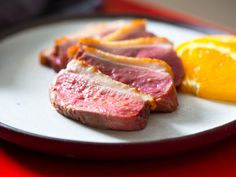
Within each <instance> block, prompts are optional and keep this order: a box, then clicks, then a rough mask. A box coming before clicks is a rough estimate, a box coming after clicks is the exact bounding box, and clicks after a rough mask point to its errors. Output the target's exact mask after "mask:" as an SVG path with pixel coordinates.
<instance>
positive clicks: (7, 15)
mask: <svg viewBox="0 0 236 177" xmlns="http://www.w3.org/2000/svg"><path fill="white" fill-rule="evenodd" d="M118 1H119V3H120V4H122V3H124V6H122V7H121V6H120V5H119V6H120V10H119V13H121V12H124V13H127V12H126V11H125V10H126V8H125V7H126V6H127V3H128V4H135V5H129V9H132V8H133V11H132V10H131V11H130V10H129V12H135V6H136V5H139V6H143V7H149V8H152V9H156V10H157V11H158V10H160V11H162V12H163V10H165V8H167V9H170V10H174V11H177V12H179V13H180V14H187V15H189V16H194V17H197V18H200V19H205V20H207V21H210V22H213V23H217V24H221V25H222V26H224V27H227V28H230V29H233V30H236V20H235V17H236V10H235V7H236V0H208V1H206V0H197V1H190V0H178V1H176V0H115V1H112V0H57V1H55V0H54V1H53V0H37V1H35V0H8V1H4V0H0V30H7V29H8V28H10V27H12V26H14V25H16V24H19V23H24V22H27V21H32V20H35V19H37V18H40V17H45V16H52V15H58V14H60V15H74V14H91V13H97V12H107V11H106V9H107V7H108V6H109V9H110V10H109V11H108V12H110V13H113V12H117V8H118V7H117V6H116V4H117V2H118ZM125 2H126V5H125ZM112 5H113V6H112ZM111 6H112V8H110V7H111ZM122 8H123V11H122ZM111 9H112V10H111ZM137 13H142V14H145V12H141V11H140V12H136V14H137ZM167 13H168V11H167Z"/></svg>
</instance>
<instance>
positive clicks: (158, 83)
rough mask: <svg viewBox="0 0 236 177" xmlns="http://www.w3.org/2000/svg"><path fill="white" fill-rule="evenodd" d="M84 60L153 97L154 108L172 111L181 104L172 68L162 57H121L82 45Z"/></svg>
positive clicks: (81, 57) (154, 109)
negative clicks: (159, 58) (154, 58)
mask: <svg viewBox="0 0 236 177" xmlns="http://www.w3.org/2000/svg"><path fill="white" fill-rule="evenodd" d="M82 50H83V54H82V55H81V56H80V57H78V60H83V61H86V62H87V63H89V64H90V65H92V66H95V67H96V68H98V69H99V70H100V71H101V72H102V73H104V74H106V75H108V76H110V77H111V78H112V79H114V80H116V81H119V82H122V83H124V84H127V85H129V86H131V87H135V88H136V89H138V90H139V91H141V92H143V93H146V94H149V95H151V96H153V97H154V99H155V103H156V105H157V106H156V107H154V108H152V110H153V111H160V112H172V111H174V110H175V109H176V108H177V106H178V101H177V96H176V90H175V86H174V84H173V81H172V80H173V78H172V71H171V68H170V67H169V65H167V64H166V63H165V62H163V61H161V60H158V59H156V60H153V59H150V58H132V57H122V56H119V55H113V54H110V53H106V52H103V51H101V50H98V49H95V48H91V47H87V46H83V47H82Z"/></svg>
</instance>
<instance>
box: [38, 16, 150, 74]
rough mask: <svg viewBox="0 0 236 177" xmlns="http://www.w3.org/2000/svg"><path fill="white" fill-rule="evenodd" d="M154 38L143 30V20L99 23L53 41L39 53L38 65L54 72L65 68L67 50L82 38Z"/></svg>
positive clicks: (67, 60) (67, 59) (67, 58)
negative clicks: (50, 45)
mask: <svg viewBox="0 0 236 177" xmlns="http://www.w3.org/2000/svg"><path fill="white" fill-rule="evenodd" d="M145 36H154V35H153V34H152V33H150V32H147V31H146V29H145V20H142V19H138V20H133V21H131V22H130V23H124V22H123V21H118V22H113V23H109V24H107V23H99V24H95V25H90V26H88V27H86V28H85V29H83V30H81V31H80V32H78V33H77V34H74V35H70V36H64V37H61V38H59V39H56V40H55V43H54V46H53V47H50V48H48V49H45V50H43V51H42V52H41V53H40V63H41V64H43V65H46V66H49V67H51V68H53V69H54V70H55V71H56V72H58V71H60V70H61V69H63V68H65V67H66V65H67V63H68V62H69V60H70V58H69V57H68V56H67V50H68V48H70V47H71V46H73V45H75V44H76V43H77V40H78V39H80V38H82V37H91V38H95V39H101V38H102V39H104V40H123V39H133V38H138V37H145Z"/></svg>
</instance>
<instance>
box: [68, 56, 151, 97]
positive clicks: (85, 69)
mask: <svg viewBox="0 0 236 177" xmlns="http://www.w3.org/2000/svg"><path fill="white" fill-rule="evenodd" d="M66 70H67V71H71V72H75V73H78V74H82V75H85V76H86V77H88V78H90V79H91V80H93V81H95V82H97V83H99V84H100V85H101V86H103V87H107V88H112V89H113V90H115V91H116V92H120V93H122V94H129V95H131V96H134V97H139V98H141V99H142V100H143V101H144V102H146V101H150V102H152V101H153V97H152V96H150V95H147V94H143V93H141V92H138V91H137V90H136V89H135V88H131V87H129V86H127V85H126V84H123V83H121V82H118V81H115V80H113V79H111V78H110V77H109V76H107V75H105V74H103V73H101V72H99V71H94V67H92V66H84V65H83V64H81V61H79V60H72V61H70V62H69V63H68V65H67V68H66Z"/></svg>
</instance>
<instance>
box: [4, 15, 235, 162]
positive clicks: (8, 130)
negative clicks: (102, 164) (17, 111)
mask: <svg viewBox="0 0 236 177" xmlns="http://www.w3.org/2000/svg"><path fill="white" fill-rule="evenodd" d="M105 18H107V19H114V18H146V19H148V20H153V21H158V22H164V23H167V24H172V25H176V26H181V27H184V28H187V29H191V30H194V31H198V32H203V33H206V34H216V33H217V34H219V32H220V33H221V34H231V33H228V32H226V31H223V30H218V29H214V28H209V27H204V26H199V25H192V24H187V23H181V22H176V21H173V20H169V19H164V18H156V17H152V16H148V15H133V14H96V15H95V14H93V15H70V16H68V15H67V16H61V15H56V16H51V17H45V18H40V19H38V20H35V21H31V22H28V23H23V24H19V25H17V26H15V27H13V28H11V29H9V30H8V31H3V32H2V33H1V34H0V42H1V41H2V40H4V39H6V38H7V37H8V36H11V35H12V34H16V33H18V32H21V31H24V30H26V29H30V28H34V27H38V26H42V25H45V24H53V23H57V22H61V21H68V20H79V19H105ZM235 133H236V119H235V120H233V121H230V122H228V123H226V124H223V125H220V126H217V127H214V128H211V129H208V130H205V131H201V132H198V133H193V134H190V135H185V136H180V137H173V138H166V139H162V140H150V141H144V142H111V143H108V142H87V141H78V140H69V139H63V138H56V137H49V136H45V135H40V134H36V133H32V132H28V131H25V130H21V129H18V128H15V127H12V126H9V125H7V124H4V123H2V122H0V138H2V139H4V140H7V141H9V142H12V143H15V144H18V145H21V146H24V147H27V148H30V149H34V150H37V151H42V150H40V148H35V145H33V144H34V143H35V144H38V143H37V142H36V141H35V140H34V139H38V140H41V141H45V142H48V143H50V142H54V143H55V142H56V144H68V145H69V146H70V147H71V146H76V147H78V146H80V145H82V146H86V147H88V146H92V147H109V148H114V147H117V146H119V147H127V148H130V147H135V146H144V145H145V146H155V147H156V146H158V145H160V144H168V143H171V144H172V143H173V142H182V141H185V140H186V139H187V140H191V139H194V138H195V139H196V138H199V137H202V136H203V137H205V139H208V138H207V137H208V136H213V135H214V134H219V137H215V138H214V139H213V140H208V142H207V143H206V142H202V144H201V143H200V144H197V145H196V144H194V143H192V145H191V146H192V147H191V148H188V149H193V148H194V147H195V146H203V145H204V144H205V145H206V144H210V143H213V142H216V141H219V140H221V139H223V138H226V137H228V136H230V135H233V134H235ZM12 135H15V136H12ZM24 138H26V139H27V141H28V142H29V144H22V143H21V142H19V140H20V139H24ZM38 145H39V144H38ZM69 150H70V149H66V150H64V151H63V150H62V151H61V152H57V153H55V154H57V155H62V156H64V155H66V156H68V154H69V156H70V157H73V156H75V157H77V156H83V155H82V154H81V153H76V152H74V154H73V153H70V152H69ZM129 151H130V152H131V150H129ZM179 151H181V149H180V150H179ZM43 152H46V153H50V154H54V153H53V152H50V151H49V152H48V151H47V149H44V150H43ZM111 152H112V150H111V151H110V153H111ZM122 152H123V154H124V151H122ZM118 154H119V153H118ZM125 154H126V153H125ZM167 154H168V153H167ZM120 155H121V156H120ZM126 155H127V154H126ZM130 155H131V156H132V153H131V154H130ZM159 155H161V154H159ZM163 155H164V154H163ZM128 156H129V155H128ZM128 156H127V157H128ZM139 156H140V155H139ZM95 157H96V155H95ZM107 157H108V156H107ZM114 157H115V159H117V158H119V157H122V153H121V154H119V156H114ZM85 158H86V157H85ZM108 158H109V157H108ZM131 158H134V157H133V156H132V157H131ZM99 159H101V157H99ZM109 159H110V158H109Z"/></svg>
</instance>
